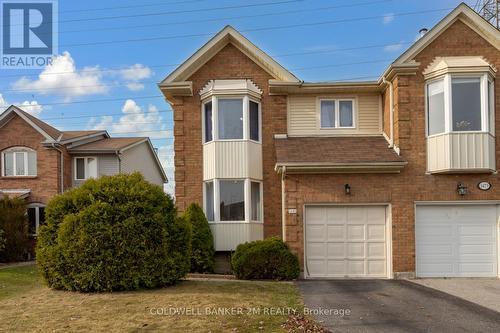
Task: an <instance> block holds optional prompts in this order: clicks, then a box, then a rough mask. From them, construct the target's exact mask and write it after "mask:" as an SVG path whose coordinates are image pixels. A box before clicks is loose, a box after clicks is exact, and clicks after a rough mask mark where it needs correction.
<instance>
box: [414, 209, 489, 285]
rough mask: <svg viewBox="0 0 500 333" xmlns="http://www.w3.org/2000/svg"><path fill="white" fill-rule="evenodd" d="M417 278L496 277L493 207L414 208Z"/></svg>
mask: <svg viewBox="0 0 500 333" xmlns="http://www.w3.org/2000/svg"><path fill="white" fill-rule="evenodd" d="M416 213H417V216H416V227H415V228H416V265H417V267H416V270H417V276H420V277H453V276H455V277H488V276H490V277H491V276H497V226H496V224H497V208H496V206H493V205H492V206H480V205H477V206H470V205H450V206H417V212H416Z"/></svg>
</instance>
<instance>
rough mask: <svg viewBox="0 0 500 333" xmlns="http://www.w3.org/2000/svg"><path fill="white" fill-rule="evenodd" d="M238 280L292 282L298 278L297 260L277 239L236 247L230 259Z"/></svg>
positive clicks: (286, 246)
mask: <svg viewBox="0 0 500 333" xmlns="http://www.w3.org/2000/svg"><path fill="white" fill-rule="evenodd" d="M231 263H232V265H233V271H234V274H235V275H236V277H237V278H238V279H244V280H250V279H273V280H292V279H296V278H298V277H299V274H300V267H299V259H298V258H297V256H296V255H295V254H293V253H292V252H290V249H289V248H288V245H286V244H285V243H284V242H283V241H282V240H281V239H279V238H277V237H271V238H267V239H264V240H260V241H254V242H248V243H244V244H240V245H238V247H237V248H236V251H235V253H234V254H233V257H232V259H231Z"/></svg>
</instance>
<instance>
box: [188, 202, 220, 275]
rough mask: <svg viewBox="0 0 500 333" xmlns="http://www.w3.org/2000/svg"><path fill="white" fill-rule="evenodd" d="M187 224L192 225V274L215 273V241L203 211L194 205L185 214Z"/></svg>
mask: <svg viewBox="0 0 500 333" xmlns="http://www.w3.org/2000/svg"><path fill="white" fill-rule="evenodd" d="M183 216H184V218H185V219H186V222H188V223H189V224H190V225H191V230H192V231H193V232H192V239H191V272H194V273H212V272H213V271H214V261H215V260H214V255H215V249H214V240H213V238H212V232H211V231H210V226H209V225H208V221H207V218H206V216H205V213H204V212H203V209H202V208H201V207H200V206H199V205H197V204H195V203H192V204H191V205H189V207H188V208H187V209H186V210H185V212H184V215H183Z"/></svg>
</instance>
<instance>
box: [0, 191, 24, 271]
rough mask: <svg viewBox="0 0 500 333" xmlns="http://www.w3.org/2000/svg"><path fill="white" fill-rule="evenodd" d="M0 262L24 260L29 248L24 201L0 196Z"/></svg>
mask: <svg viewBox="0 0 500 333" xmlns="http://www.w3.org/2000/svg"><path fill="white" fill-rule="evenodd" d="M0 229H1V230H2V231H3V236H0V243H2V240H1V239H2V238H3V245H4V246H3V249H2V248H1V247H2V246H1V244H0V262H9V261H21V260H25V259H26V253H27V252H28V247H29V237H28V218H27V216H26V201H25V200H24V199H17V198H16V199H9V198H8V197H2V196H0Z"/></svg>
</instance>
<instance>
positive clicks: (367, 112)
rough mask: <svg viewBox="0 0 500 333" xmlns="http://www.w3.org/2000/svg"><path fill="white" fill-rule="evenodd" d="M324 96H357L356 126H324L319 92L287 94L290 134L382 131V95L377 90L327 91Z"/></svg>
mask: <svg viewBox="0 0 500 333" xmlns="http://www.w3.org/2000/svg"><path fill="white" fill-rule="evenodd" d="M320 97H321V98H354V100H355V109H356V110H357V113H356V115H355V122H356V124H357V126H356V128H354V129H321V130H320V128H319V117H318V104H317V103H318V96H314V95H291V96H289V97H288V99H289V100H288V103H289V107H288V135H290V136H310V135H313V136H314V135H334V134H345V135H350V134H362V135H372V134H380V133H381V130H382V129H381V124H382V121H381V109H380V96H379V95H378V94H362V95H357V96H345V95H325V96H323V95H322V96H320Z"/></svg>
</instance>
